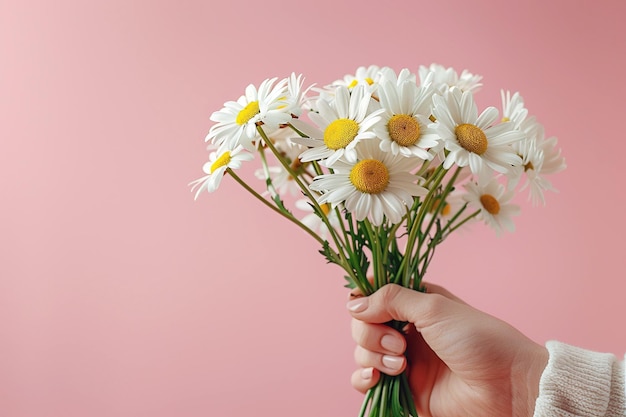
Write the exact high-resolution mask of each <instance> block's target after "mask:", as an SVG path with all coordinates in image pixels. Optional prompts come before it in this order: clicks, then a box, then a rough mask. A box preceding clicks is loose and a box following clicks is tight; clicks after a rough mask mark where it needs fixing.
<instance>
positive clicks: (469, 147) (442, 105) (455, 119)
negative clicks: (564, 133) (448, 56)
mask: <svg viewBox="0 0 626 417" xmlns="http://www.w3.org/2000/svg"><path fill="white" fill-rule="evenodd" d="M433 102H434V105H435V107H434V109H433V115H434V116H435V118H436V120H437V121H436V123H434V124H433V126H434V127H435V128H436V129H437V132H438V133H439V135H440V136H441V138H442V139H443V141H444V144H445V149H447V150H448V151H449V152H448V154H447V156H446V157H445V160H444V162H443V167H444V168H446V169H448V168H450V167H451V166H452V165H453V164H456V165H458V166H461V167H464V166H467V165H469V167H470V170H471V171H472V173H474V174H476V175H484V174H485V173H488V170H487V168H491V169H493V170H495V171H497V172H500V173H503V174H506V173H507V172H508V171H509V170H510V168H511V166H515V165H520V164H521V162H522V160H521V158H520V157H519V155H517V154H516V153H515V151H514V150H513V148H512V146H511V145H512V144H513V143H515V142H517V141H520V140H523V139H524V134H523V133H522V132H520V131H517V130H513V129H512V127H513V126H512V125H511V124H509V123H501V124H498V125H493V123H494V122H496V120H497V119H498V110H497V109H496V108H495V107H488V108H487V109H485V110H484V111H483V112H482V113H481V114H480V116H479V115H478V110H477V107H476V103H475V102H474V98H473V95H472V93H471V92H470V91H464V92H461V90H460V89H458V88H452V89H450V90H449V91H447V92H446V93H444V95H443V96H440V95H435V96H433Z"/></svg>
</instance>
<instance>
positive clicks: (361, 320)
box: [348, 284, 548, 417]
mask: <svg viewBox="0 0 626 417" xmlns="http://www.w3.org/2000/svg"><path fill="white" fill-rule="evenodd" d="M427 289H428V293H421V292H418V291H414V290H411V289H407V288H403V287H401V286H399V285H394V284H389V285H385V286H383V287H382V288H380V289H379V290H378V291H376V292H375V293H374V294H372V295H370V296H369V297H358V298H354V299H352V300H350V301H349V302H348V309H349V310H350V312H351V314H352V316H353V320H352V336H353V338H354V340H355V342H356V343H357V347H356V350H355V360H356V362H357V364H358V365H359V366H360V367H361V368H360V369H358V370H356V371H355V372H354V374H353V375H352V384H353V386H354V387H355V388H356V389H357V390H359V391H361V392H366V391H367V390H368V389H369V388H371V387H373V386H374V385H375V384H376V383H377V382H378V379H379V378H380V373H379V372H381V371H382V372H384V373H386V374H388V375H398V374H400V373H401V372H402V371H404V370H405V369H406V370H407V376H408V379H409V385H410V386H411V391H412V393H413V398H414V400H415V406H416V408H417V411H418V413H419V415H420V417H454V416H463V417H471V416H480V417H489V416H494V417H503V416H513V417H522V416H523V417H527V416H532V415H533V412H534V406H535V400H536V398H537V396H538V394H539V379H540V378H541V374H542V372H543V370H544V368H545V366H546V364H547V362H548V351H547V350H546V349H545V348H544V347H543V346H541V345H539V344H537V343H535V342H533V341H532V340H530V339H529V338H527V337H526V336H524V335H523V334H522V333H520V332H519V331H518V330H516V329H515V328H513V327H512V326H510V325H509V324H507V323H505V322H504V321H502V320H499V319H497V318H495V317H492V316H490V315H488V314H486V313H483V312H481V311H479V310H477V309H475V308H473V307H471V306H469V305H468V304H466V303H464V302H463V301H462V300H460V299H459V298H457V297H455V296H454V295H452V294H451V293H449V292H448V291H447V290H445V289H443V288H441V287H439V286H436V285H427ZM392 319H393V320H399V321H404V322H409V323H410V325H409V326H407V331H406V334H402V333H400V332H398V331H396V330H394V329H392V328H390V327H389V326H387V325H385V324H384V323H386V322H388V321H390V320H392ZM411 324H412V325H411Z"/></svg>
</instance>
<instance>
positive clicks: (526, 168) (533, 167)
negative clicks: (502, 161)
mask: <svg viewBox="0 0 626 417" xmlns="http://www.w3.org/2000/svg"><path fill="white" fill-rule="evenodd" d="M529 169H532V170H534V169H535V166H534V165H533V163H532V162H530V161H528V163H527V164H526V165H524V172H526V171H528V170H529Z"/></svg>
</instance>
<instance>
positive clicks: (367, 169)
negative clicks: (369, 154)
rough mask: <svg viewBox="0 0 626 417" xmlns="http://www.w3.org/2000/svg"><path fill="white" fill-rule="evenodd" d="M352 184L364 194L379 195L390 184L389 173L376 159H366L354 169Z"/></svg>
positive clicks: (351, 174) (351, 172)
mask: <svg viewBox="0 0 626 417" xmlns="http://www.w3.org/2000/svg"><path fill="white" fill-rule="evenodd" d="M350 182H352V185H354V187H355V188H356V189H357V190H359V191H361V192H362V193H368V194H378V193H381V192H383V191H385V188H387V184H389V171H388V170H387V167H386V166H385V164H383V163H382V162H380V161H378V160H376V159H364V160H363V161H359V162H357V163H356V164H355V165H354V166H353V167H352V170H351V171H350Z"/></svg>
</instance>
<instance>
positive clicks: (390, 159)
mask: <svg viewBox="0 0 626 417" xmlns="http://www.w3.org/2000/svg"><path fill="white" fill-rule="evenodd" d="M357 151H358V155H357V156H358V157H357V160H356V161H354V162H352V163H349V162H344V161H338V162H337V163H336V164H335V165H334V166H333V169H334V173H333V174H325V175H320V176H318V177H316V178H315V179H314V180H313V182H312V183H311V186H310V188H311V189H312V190H314V191H319V192H322V193H323V194H322V196H321V198H320V200H319V201H320V203H330V204H331V205H332V207H336V206H337V205H338V204H342V203H343V205H344V207H345V208H346V210H347V211H348V212H350V213H352V214H353V215H354V217H355V219H356V220H363V219H365V218H368V219H369V220H370V221H371V222H372V224H374V225H375V226H378V225H380V224H382V223H383V220H384V218H385V217H386V218H387V220H388V221H389V222H391V223H393V224H395V223H398V222H400V221H401V220H402V217H403V216H404V215H405V214H406V210H407V206H409V207H410V206H411V205H412V204H413V199H414V198H413V197H414V196H423V195H426V194H427V193H428V190H426V189H425V188H423V187H421V186H419V185H417V182H418V180H420V178H419V177H417V176H416V175H414V174H412V173H411V171H412V170H414V169H415V167H416V165H417V163H419V160H418V159H417V158H404V157H402V156H399V155H393V154H391V153H388V152H383V151H382V150H381V149H380V147H379V144H378V141H376V140H372V141H363V142H361V143H360V144H359V146H358V148H357Z"/></svg>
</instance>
